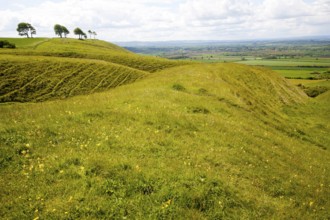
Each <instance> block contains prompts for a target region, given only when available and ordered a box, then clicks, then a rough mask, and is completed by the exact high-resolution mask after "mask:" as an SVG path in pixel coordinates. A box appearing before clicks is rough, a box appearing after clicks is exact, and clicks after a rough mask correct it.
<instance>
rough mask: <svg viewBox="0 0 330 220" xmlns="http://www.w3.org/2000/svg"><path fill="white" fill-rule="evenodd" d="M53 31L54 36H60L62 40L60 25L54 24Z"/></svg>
mask: <svg viewBox="0 0 330 220" xmlns="http://www.w3.org/2000/svg"><path fill="white" fill-rule="evenodd" d="M54 31H55V34H56V35H58V36H60V38H62V34H63V28H62V25H59V24H55V26H54Z"/></svg>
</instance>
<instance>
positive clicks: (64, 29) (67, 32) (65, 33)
mask: <svg viewBox="0 0 330 220" xmlns="http://www.w3.org/2000/svg"><path fill="white" fill-rule="evenodd" d="M62 29H63V33H64V37H65V38H66V35H68V34H70V31H69V30H68V29H67V28H66V27H64V26H62Z"/></svg>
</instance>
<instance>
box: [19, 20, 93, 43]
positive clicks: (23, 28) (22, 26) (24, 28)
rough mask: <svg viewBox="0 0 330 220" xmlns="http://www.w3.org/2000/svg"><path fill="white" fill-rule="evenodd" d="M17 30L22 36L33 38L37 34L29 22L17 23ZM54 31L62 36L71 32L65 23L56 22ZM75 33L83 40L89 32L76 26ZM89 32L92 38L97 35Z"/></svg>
mask: <svg viewBox="0 0 330 220" xmlns="http://www.w3.org/2000/svg"><path fill="white" fill-rule="evenodd" d="M16 30H17V32H18V34H19V35H20V36H26V37H27V38H30V37H31V38H33V35H35V34H37V31H36V29H35V28H34V27H33V26H32V25H31V24H29V23H26V22H21V23H19V24H18V25H17V29H16ZM54 32H55V35H58V36H59V37H60V38H62V37H65V38H66V36H67V35H68V34H70V31H69V30H68V29H67V28H66V27H65V26H63V25H60V24H55V25H54ZM73 33H74V34H75V35H78V38H79V39H80V40H82V39H83V38H85V39H87V34H86V33H85V32H83V31H82V30H81V29H80V28H79V27H77V28H75V29H74V30H73ZM88 34H89V37H90V39H92V35H93V36H94V39H95V37H96V35H97V34H96V32H95V31H91V30H88Z"/></svg>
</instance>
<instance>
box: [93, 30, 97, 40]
mask: <svg viewBox="0 0 330 220" xmlns="http://www.w3.org/2000/svg"><path fill="white" fill-rule="evenodd" d="M92 34H93V35H94V39H95V36H96V35H97V34H96V32H95V31H93V33H92Z"/></svg>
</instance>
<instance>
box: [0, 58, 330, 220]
mask: <svg viewBox="0 0 330 220" xmlns="http://www.w3.org/2000/svg"><path fill="white" fill-rule="evenodd" d="M1 56H3V57H2V58H3V59H2V61H1V65H9V64H10V63H12V64H17V65H13V67H12V68H18V67H17V66H20V65H23V66H22V67H24V63H26V62H27V63H26V64H27V66H31V65H30V63H29V60H30V59H31V60H32V61H34V62H36V63H40V65H49V64H46V63H51V62H53V63H59V64H63V65H72V67H70V69H71V72H72V71H74V70H75V71H77V70H78V69H79V68H80V66H79V65H87V64H88V62H90V63H89V64H90V65H91V68H92V69H94V67H99V66H102V65H103V66H104V68H105V69H107V70H108V69H109V73H106V72H105V73H104V74H110V76H112V75H111V71H110V70H111V68H113V66H114V65H115V64H113V63H112V64H111V63H109V61H100V60H98V61H96V60H93V59H92V60H90V59H89V60H88V61H87V60H86V58H83V59H78V58H63V57H62V58H60V57H57V58H56V57H49V59H48V58H47V57H43V56H42V57H36V56H30V55H29V56H28V57H17V56H14V57H12V58H10V55H8V54H6V55H1ZM140 59H141V60H143V59H144V57H140ZM32 61H31V62H32ZM15 62H16V63H15ZM127 62H128V61H127ZM49 66H50V67H52V68H54V66H53V65H49ZM58 66H60V65H58ZM72 68H74V69H72ZM122 68H123V71H126V70H127V68H128V67H127V66H126V67H122ZM10 69H11V68H8V67H7V68H6V71H9V70H10ZM82 69H86V66H83V68H82ZM40 70H41V68H40V69H39V71H40ZM134 71H137V70H134ZM23 72H24V71H22V73H23ZM43 72H44V71H43ZM45 72H46V73H45V74H47V71H45ZM97 72H99V71H97ZM1 73H3V72H2V71H1ZM54 73H57V74H62V73H61V71H54ZM63 74H64V73H63ZM97 74H99V73H97ZM65 75H70V72H69V71H68V72H67V73H66V74H64V75H63V76H65ZM63 76H62V77H63ZM86 76H87V75H77V76H76V77H74V78H76V80H77V81H76V83H73V84H75V85H79V82H81V80H82V79H85V78H86ZM40 77H41V78H42V76H40ZM22 78H23V77H22ZM41 78H40V79H41ZM47 78H48V77H47ZM74 78H72V79H74ZM36 81H39V80H36ZM85 81H86V80H85ZM85 81H84V82H85ZM1 82H2V81H1ZM77 82H78V83H77ZM82 84H83V83H81V84H80V85H82ZM68 85H70V84H68ZM80 85H79V86H78V87H79V88H85V87H86V86H87V87H88V85H85V84H84V86H80ZM78 87H77V88H78ZM18 94H19V95H18V97H19V96H21V95H22V93H18ZM65 94H70V93H65ZM31 95H32V94H31ZM329 95H330V93H329V92H326V93H324V94H322V95H320V96H318V97H317V98H316V99H309V98H308V97H307V96H306V95H305V94H304V93H303V92H302V90H300V89H299V88H296V87H294V86H292V85H291V84H290V83H288V81H286V80H285V79H283V78H282V77H279V76H278V74H276V73H274V72H273V71H271V70H268V69H265V68H261V67H249V66H245V65H239V64H229V63H228V64H227V63H226V64H190V65H181V66H176V67H172V68H166V69H164V70H162V71H156V72H154V73H149V72H147V74H146V75H145V77H143V78H141V79H140V80H138V81H135V82H134V83H129V84H125V85H122V86H119V87H115V88H113V89H111V90H106V91H103V92H99V93H89V94H88V95H84V96H82V95H76V94H75V96H73V97H70V98H67V99H63V100H60V99H54V100H51V101H45V102H38V103H3V104H1V105H0V112H1V114H0V145H1V147H0V155H1V157H0V158H1V159H0V175H1V178H0V204H1V205H0V216H1V218H3V219H36V218H40V219H119V218H126V219H187V218H192V219H288V218H295V219H326V218H327V217H328V216H329V214H330V213H329V210H328V207H329V200H328V198H329V194H330V193H329V182H330V179H329V176H328V175H327V173H328V172H327V171H328V170H329V168H330V164H329V162H328V161H330V160H329V159H330V155H329V143H330V139H329V137H328V135H327V134H328V133H329V131H330V128H329V117H328V114H327V112H328V111H329V100H330V99H329V97H330V96H329ZM302 119H303V120H302Z"/></svg>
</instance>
